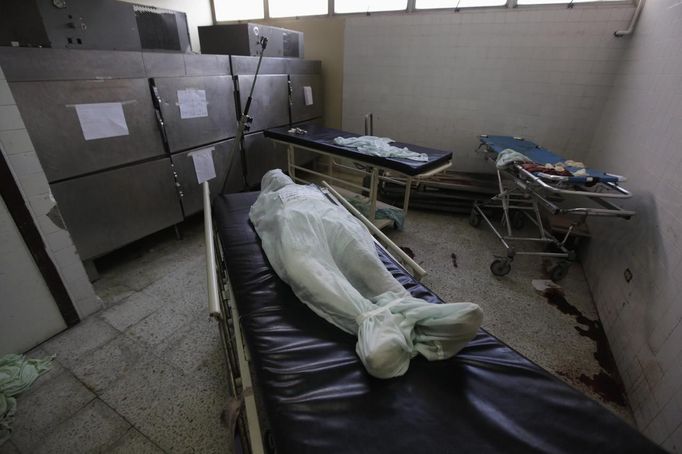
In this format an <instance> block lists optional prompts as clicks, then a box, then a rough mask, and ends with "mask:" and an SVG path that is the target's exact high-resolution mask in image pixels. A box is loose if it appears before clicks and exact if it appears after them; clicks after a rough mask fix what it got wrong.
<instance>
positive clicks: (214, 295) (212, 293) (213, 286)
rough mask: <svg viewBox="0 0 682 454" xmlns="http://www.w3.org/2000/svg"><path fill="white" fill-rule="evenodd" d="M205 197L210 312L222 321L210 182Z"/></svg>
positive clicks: (206, 184)
mask: <svg viewBox="0 0 682 454" xmlns="http://www.w3.org/2000/svg"><path fill="white" fill-rule="evenodd" d="M201 186H202V190H203V197H204V240H205V241H206V277H207V279H208V282H207V285H208V312H209V314H210V315H211V317H213V318H216V319H218V320H220V319H221V318H222V311H221V310H220V298H219V296H218V277H217V275H216V266H215V244H214V242H213V220H212V218H211V190H210V188H209V186H208V181H204V182H203V183H202V185H201Z"/></svg>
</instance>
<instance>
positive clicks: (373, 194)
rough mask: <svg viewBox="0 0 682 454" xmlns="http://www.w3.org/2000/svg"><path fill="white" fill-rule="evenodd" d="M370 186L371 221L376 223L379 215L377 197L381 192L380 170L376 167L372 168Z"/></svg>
mask: <svg viewBox="0 0 682 454" xmlns="http://www.w3.org/2000/svg"><path fill="white" fill-rule="evenodd" d="M369 185H370V187H369V220H370V221H372V222H374V221H375V220H376V215H377V196H378V192H379V169H378V168H376V167H373V168H372V176H371V178H370V183H369Z"/></svg>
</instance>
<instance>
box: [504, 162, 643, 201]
mask: <svg viewBox="0 0 682 454" xmlns="http://www.w3.org/2000/svg"><path fill="white" fill-rule="evenodd" d="M514 167H515V168H516V170H517V171H519V172H520V173H522V174H523V175H524V176H526V177H527V178H528V179H530V180H531V181H533V183H535V184H537V185H539V186H541V187H542V188H543V189H546V190H547V191H550V192H554V193H556V194H570V195H579V196H583V197H599V198H607V199H629V198H630V197H632V194H630V192H629V191H627V190H626V189H624V188H622V187H620V186H618V185H615V184H613V183H611V184H609V183H606V184H607V185H608V187H609V188H610V189H613V190H615V191H617V192H618V194H608V193H604V192H590V191H572V190H570V189H561V188H555V187H554V186H550V185H548V184H547V183H545V182H544V181H542V178H538V177H537V176H536V175H533V174H532V173H530V172H529V171H527V170H526V169H524V168H523V167H521V166H520V165H518V164H515V165H514Z"/></svg>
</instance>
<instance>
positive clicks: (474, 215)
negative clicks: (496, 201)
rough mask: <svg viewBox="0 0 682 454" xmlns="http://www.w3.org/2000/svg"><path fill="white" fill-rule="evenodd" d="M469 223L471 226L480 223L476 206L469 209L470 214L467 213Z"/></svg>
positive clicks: (476, 225)
mask: <svg viewBox="0 0 682 454" xmlns="http://www.w3.org/2000/svg"><path fill="white" fill-rule="evenodd" d="M469 224H470V225H472V226H473V227H478V226H479V225H481V215H480V214H479V213H478V211H477V210H476V208H473V209H472V210H471V214H470V215H469Z"/></svg>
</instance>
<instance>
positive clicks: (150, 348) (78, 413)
mask: <svg viewBox="0 0 682 454" xmlns="http://www.w3.org/2000/svg"><path fill="white" fill-rule="evenodd" d="M202 228H203V227H202V224H201V219H200V218H197V219H193V220H191V221H189V222H188V223H187V225H185V226H184V229H183V230H184V233H185V236H184V239H183V240H181V241H178V240H176V238H175V235H174V233H173V232H172V231H167V232H161V233H159V234H157V235H154V236H152V237H151V238H148V239H145V240H143V241H141V242H139V243H137V244H135V245H134V247H132V248H130V247H129V248H126V249H124V250H122V251H120V252H118V253H116V254H114V255H113V256H111V257H108V258H106V259H105V260H103V261H102V263H101V264H100V267H101V279H100V280H99V281H97V282H96V283H95V288H96V290H97V293H98V294H99V295H100V297H101V298H102V299H103V300H104V302H105V305H106V307H105V309H104V310H102V311H101V312H99V313H98V314H96V315H94V316H92V317H90V318H88V319H87V320H85V321H84V322H82V323H81V324H79V325H78V326H76V327H75V328H72V329H70V330H68V331H65V332H64V333H62V334H60V335H58V336H56V337H54V338H52V339H50V340H49V341H47V342H45V343H44V344H42V345H40V346H39V347H38V348H36V349H34V350H33V351H31V352H30V353H29V356H36V357H44V356H48V355H51V354H55V355H56V361H55V363H54V367H53V369H52V370H51V371H50V372H49V373H48V374H47V375H45V376H43V377H41V378H40V379H39V380H38V382H36V384H34V386H33V387H32V388H31V389H30V390H29V391H28V392H27V393H25V394H23V395H21V396H20V397H19V399H18V411H17V419H16V423H15V425H14V433H13V436H12V438H11V441H10V442H9V443H6V444H5V445H3V446H1V447H0V453H6V452H7V453H13V452H21V453H40V452H46V453H62V452H63V453H80V452H107V453H109V452H111V453H114V452H121V453H155V452H182V453H186V452H198V453H199V452H200V453H213V452H216V453H217V452H229V446H230V440H229V438H230V437H229V436H228V432H227V429H226V428H225V427H224V425H223V423H222V422H221V413H222V411H223V409H224V407H225V404H226V401H227V398H228V396H227V392H226V385H225V383H226V378H225V369H224V366H223V357H222V351H221V346H220V345H221V344H220V337H219V331H218V327H217V325H216V324H215V322H214V321H212V320H210V319H209V317H208V311H207V309H206V307H205V306H206V304H205V293H206V292H205V268H204V263H203V240H202V232H203V230H202Z"/></svg>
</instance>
